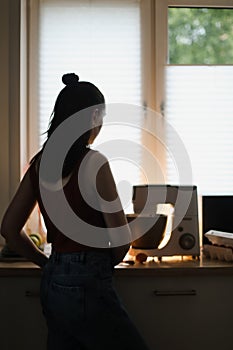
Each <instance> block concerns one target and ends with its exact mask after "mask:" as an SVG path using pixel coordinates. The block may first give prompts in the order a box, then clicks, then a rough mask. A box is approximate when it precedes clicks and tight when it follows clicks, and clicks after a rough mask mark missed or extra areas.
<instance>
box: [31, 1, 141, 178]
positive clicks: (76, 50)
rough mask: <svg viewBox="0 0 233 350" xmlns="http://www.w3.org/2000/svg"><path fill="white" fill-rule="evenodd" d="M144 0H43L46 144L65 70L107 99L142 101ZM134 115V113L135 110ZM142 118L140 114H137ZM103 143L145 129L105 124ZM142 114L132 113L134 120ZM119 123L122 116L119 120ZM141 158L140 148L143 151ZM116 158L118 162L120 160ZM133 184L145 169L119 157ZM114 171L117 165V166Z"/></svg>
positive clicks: (41, 58)
mask: <svg viewBox="0 0 233 350" xmlns="http://www.w3.org/2000/svg"><path fill="white" fill-rule="evenodd" d="M140 50H141V42H140V3H139V1H137V0H113V1H106V0H89V1H88V0H85V1H82V0H40V8H39V53H38V55H39V122H40V123H39V125H40V130H39V132H40V135H41V136H40V144H42V143H43V141H44V135H42V133H44V132H45V131H46V129H47V126H48V121H49V117H50V115H51V112H52V109H53V106H54V102H55V98H56V96H57V94H58V92H59V91H60V90H61V88H62V87H63V86H64V85H63V84H62V82H61V76H62V75H63V74H64V73H67V72H75V73H77V74H78V75H79V77H80V80H86V81H91V82H93V83H94V84H96V86H98V87H99V88H100V90H101V91H102V92H103V93H104V96H105V98H106V102H107V103H127V104H135V105H141V51H140ZM132 118H134V117H133V116H132ZM135 118H140V116H138V117H137V116H135ZM104 119H105V121H104V126H103V128H102V130H101V133H100V135H99V136H98V143H101V142H105V141H106V140H108V138H109V137H110V138H117V137H120V138H121V139H125V140H127V138H128V135H129V133H130V134H131V135H133V136H132V137H133V140H134V141H135V142H140V129H135V128H133V129H132V130H131V132H130V131H129V129H128V127H126V128H125V127H123V126H119V125H118V127H117V126H115V127H111V128H106V127H105V122H106V123H107V122H108V118H107V117H106V118H104ZM135 122H137V123H138V122H140V120H134V119H132V123H135ZM116 123H117V120H116ZM137 157H138V159H137V160H138V163H140V152H139V154H138V156H137ZM115 163H116V162H115ZM118 166H120V168H121V171H117V172H116V173H115V174H114V176H115V179H116V183H119V182H121V183H122V176H123V174H127V179H128V181H130V183H131V184H134V183H138V181H139V177H140V174H139V172H138V170H137V169H136V168H135V167H132V164H128V166H127V162H125V161H119V164H118ZM113 171H114V170H113Z"/></svg>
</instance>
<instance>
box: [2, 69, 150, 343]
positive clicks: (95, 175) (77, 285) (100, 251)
mask: <svg viewBox="0 0 233 350" xmlns="http://www.w3.org/2000/svg"><path fill="white" fill-rule="evenodd" d="M62 80H63V83H64V84H65V85H66V86H65V87H64V88H63V89H62V90H61V92H60V93H59V95H58V97H57V100H56V102H55V106H54V111H53V114H52V118H51V122H50V125H49V128H48V131H47V135H48V137H47V140H46V142H45V144H44V145H43V147H42V150H41V151H40V152H38V153H37V154H36V156H35V157H34V158H33V159H32V161H31V162H30V166H29V169H28V170H27V172H26V174H25V176H24V178H23V180H22V181H21V183H20V186H19V188H18V190H17V192H16V194H15V196H14V198H13V200H12V202H11V203H10V205H9V207H8V209H7V211H6V213H5V215H4V218H3V221H2V225H1V234H2V235H3V236H4V237H5V239H6V241H7V243H8V244H9V246H10V247H11V248H12V249H13V250H15V251H17V252H18V253H20V254H21V255H23V256H25V257H26V258H28V259H29V260H30V261H32V262H34V263H35V264H37V265H39V266H40V267H41V268H42V269H43V273H42V281H41V303H42V308H43V313H44V315H45V318H46V321H47V325H48V341H47V344H48V345H47V348H48V349H49V350H53V349H54V350H55V349H56V350H59V349H63V350H69V349H72V350H74V349H76V350H79V349H83V350H105V349H106V350H107V349H111V350H115V349H121V350H123V349H134V350H136V349H140V350H143V349H147V347H146V345H145V343H144V341H143V339H142V338H141V336H140V335H139V334H138V332H137V330H136V328H135V327H134V325H133V324H132V322H131V321H130V319H129V317H128V315H127V313H126V311H125V310H124V308H123V307H122V305H121V303H120V301H119V299H118V297H117V295H116V293H115V291H114V288H113V285H112V274H113V267H114V265H116V264H117V263H119V262H120V261H121V260H122V259H123V257H124V256H125V254H126V252H127V250H128V248H129V244H128V242H130V231H129V228H128V225H127V221H126V218H125V215H124V212H123V209H122V207H121V204H120V200H119V197H118V194H117V191H116V186H115V183H114V180H113V177H112V173H111V170H110V167H109V164H108V161H107V159H106V158H105V157H104V156H103V155H102V154H100V153H99V152H97V151H93V150H91V149H90V148H89V147H88V146H89V145H90V144H91V143H92V142H93V141H94V139H95V138H96V136H97V135H98V134H99V131H100V129H101V126H102V118H103V114H104V104H105V100H104V96H103V95H102V93H101V92H100V91H99V89H98V88H97V87H96V86H95V85H93V84H91V83H89V82H80V81H79V78H78V76H77V75H75V74H73V73H72V74H66V75H64V76H63V78H62ZM83 111H85V113H84V112H83ZM77 112H78V113H77ZM70 118H73V119H72V120H75V121H77V122H78V123H77V125H79V126H81V129H82V128H83V125H84V128H83V129H82V135H80V136H79V135H78V134H79V133H80V130H78V129H77V135H78V136H79V137H77V139H76V140H75V142H72V143H71V144H72V147H70V149H69V150H68V152H67V154H66V156H65V161H64V164H63V168H62V170H61V172H60V173H59V172H57V171H53V170H54V168H53V164H55V163H56V159H59V154H58V153H59V152H54V153H52V158H50V160H51V162H50V161H49V162H47V163H46V164H45V166H44V164H43V162H44V158H45V159H46V156H45V155H46V154H47V153H49V151H50V149H49V147H50V146H49V145H50V144H51V142H52V141H51V140H53V139H54V140H56V142H57V145H59V147H61V149H62V148H64V147H65V144H66V142H65V141H67V138H68V139H69V137H70V135H71V134H69V133H67V132H66V133H64V130H68V129H65V127H63V126H64V125H65V124H64V123H65V122H69V121H70V120H71V119H70ZM75 118H76V119H75ZM80 122H81V124H80ZM59 132H60V133H59ZM72 132H76V129H75V128H74V127H73V128H72ZM56 142H55V143H56ZM54 161H55V163H53V162H54ZM51 164H52V166H51ZM97 168H98V169H97ZM41 169H42V170H41ZM43 169H45V171H43ZM46 169H47V171H46ZM96 169H97V170H98V171H97V170H96ZM62 195H64V196H65V200H66V201H67V203H68V204H69V206H70V208H71V212H72V213H75V215H76V217H78V218H79V220H78V221H77V224H76V225H70V221H69V219H68V215H64V213H63V206H62V201H60V199H59V198H62V200H63V199H64V197H62ZM46 196H47V197H46ZM59 196H60V197H59ZM50 197H51V198H52V201H51V202H49V201H47V198H50ZM87 198H89V199H90V203H88V201H86V199H87ZM22 203H23V205H22ZM36 203H38V204H39V207H40V210H41V213H42V215H43V218H44V221H45V225H46V229H47V241H48V242H51V244H52V254H51V256H50V257H49V259H48V258H47V257H46V255H45V254H44V253H43V252H42V251H41V250H39V249H37V247H36V246H35V245H34V244H33V243H32V241H31V240H30V238H29V237H28V236H27V234H26V233H25V232H24V231H23V227H24V225H25V223H26V221H27V219H28V217H29V216H30V213H31V212H32V210H33V208H34V207H35V205H36ZM111 203H114V208H115V210H108V205H109V206H110V204H111ZM54 213H55V214H54ZM53 215H55V216H53ZM71 226H72V227H71ZM74 226H75V227H74ZM93 227H94V228H95V230H96V234H93V232H94V231H93ZM64 228H65V229H64ZM66 228H67V231H66ZM83 228H84V230H83ZM89 228H90V230H89ZM114 228H119V229H120V230H119V231H121V235H122V234H123V236H121V237H120V239H118V238H119V237H118V238H117V237H116V235H115V234H113V235H111V229H114ZM70 229H71V231H72V230H73V231H72V232H71V233H70V232H69V230H70ZM83 231H85V232H83ZM101 232H104V234H103V235H101V234H99V233H101ZM114 232H116V231H114ZM91 235H92V236H91ZM117 239H118V244H117V243H116V242H117ZM86 242H89V243H90V244H86ZM120 242H124V244H122V243H120Z"/></svg>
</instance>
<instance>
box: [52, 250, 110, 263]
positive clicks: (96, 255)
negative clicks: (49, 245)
mask: <svg viewBox="0 0 233 350" xmlns="http://www.w3.org/2000/svg"><path fill="white" fill-rule="evenodd" d="M93 259H94V260H96V259H97V260H101V261H103V260H105V261H106V260H110V252H109V251H97V250H96V251H91V250H90V251H80V252H72V253H60V252H56V251H53V252H52V254H51V255H50V257H49V260H50V261H51V262H56V263H59V262H61V263H66V262H70V261H72V262H81V263H85V262H88V261H91V260H93Z"/></svg>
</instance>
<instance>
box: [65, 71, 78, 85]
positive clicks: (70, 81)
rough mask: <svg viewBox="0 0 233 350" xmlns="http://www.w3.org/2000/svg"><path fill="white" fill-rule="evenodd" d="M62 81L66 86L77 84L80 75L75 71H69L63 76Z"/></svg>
mask: <svg viewBox="0 0 233 350" xmlns="http://www.w3.org/2000/svg"><path fill="white" fill-rule="evenodd" d="M62 82H63V83H64V84H65V85H66V86H75V85H77V84H78V82H79V76H78V75H77V74H75V73H67V74H64V75H63V76H62Z"/></svg>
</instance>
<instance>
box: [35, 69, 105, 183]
mask: <svg viewBox="0 0 233 350" xmlns="http://www.w3.org/2000/svg"><path fill="white" fill-rule="evenodd" d="M62 82H63V83H64V84H65V85H66V86H65V87H64V88H63V89H62V90H61V91H60V93H59V94H58V96H57V99H56V102H55V105H54V109H53V113H52V115H51V117H50V122H49V127H48V129H47V140H48V139H49V137H50V136H51V135H52V133H53V132H54V131H55V130H56V128H57V127H58V126H59V125H60V124H61V123H62V122H64V121H65V120H66V119H67V118H69V117H70V116H71V115H73V114H75V113H77V112H79V111H81V110H83V109H85V108H88V107H91V106H95V105H98V104H102V105H103V104H104V103H105V99H104V96H103V94H102V93H101V92H100V90H99V89H98V88H97V87H96V86H95V85H94V84H92V83H90V82H86V81H79V77H78V75H76V74H74V73H68V74H64V75H63V76H62ZM101 107H103V106H101ZM83 115H84V114H80V115H78V117H82V116H83ZM91 117H92V116H91V113H85V118H88V119H89V120H85V123H89V124H88V125H89V126H90V129H89V130H88V131H87V132H85V133H84V134H83V135H81V136H80V137H79V138H78V139H77V140H76V141H75V142H74V144H73V145H72V146H71V148H70V150H69V152H68V153H67V156H66V158H65V161H64V166H63V174H62V176H63V177H65V176H67V175H69V174H70V173H71V171H72V170H73V168H74V166H75V164H76V162H77V160H78V159H79V157H80V155H81V154H82V153H83V151H84V150H85V149H86V146H87V145H88V140H89V138H90V133H91ZM47 140H46V141H45V143H44V145H43V147H42V150H41V152H42V151H43V148H44V147H45V145H46V143H47ZM39 153H40V152H39Z"/></svg>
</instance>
